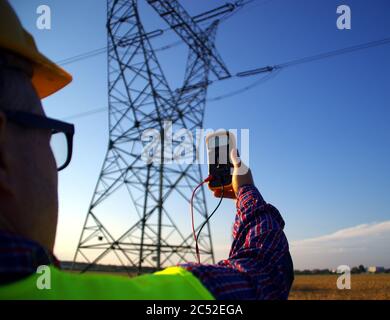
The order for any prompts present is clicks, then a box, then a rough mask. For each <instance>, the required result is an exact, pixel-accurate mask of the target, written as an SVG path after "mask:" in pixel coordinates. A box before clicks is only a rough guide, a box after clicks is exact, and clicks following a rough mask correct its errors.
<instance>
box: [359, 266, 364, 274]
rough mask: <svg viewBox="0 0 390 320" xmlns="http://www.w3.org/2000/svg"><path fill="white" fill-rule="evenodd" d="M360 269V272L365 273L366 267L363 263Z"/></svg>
mask: <svg viewBox="0 0 390 320" xmlns="http://www.w3.org/2000/svg"><path fill="white" fill-rule="evenodd" d="M359 271H360V273H364V272H366V268H365V267H364V266H363V265H362V264H361V265H360V266H359Z"/></svg>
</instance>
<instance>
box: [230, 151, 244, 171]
mask: <svg viewBox="0 0 390 320" xmlns="http://www.w3.org/2000/svg"><path fill="white" fill-rule="evenodd" d="M230 158H231V159H232V162H233V165H234V167H235V168H238V167H239V166H240V165H241V159H240V157H239V156H238V152H237V149H236V148H234V149H232V151H231V152H230Z"/></svg>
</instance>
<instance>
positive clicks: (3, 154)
mask: <svg viewBox="0 0 390 320" xmlns="http://www.w3.org/2000/svg"><path fill="white" fill-rule="evenodd" d="M6 131H7V118H6V116H5V114H4V113H3V112H1V111H0V194H4V193H10V192H11V185H10V180H9V157H8V156H7V150H6V139H7V132H6Z"/></svg>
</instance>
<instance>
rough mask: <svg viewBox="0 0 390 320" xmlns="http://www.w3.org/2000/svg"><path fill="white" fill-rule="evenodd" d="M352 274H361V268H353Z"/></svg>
mask: <svg viewBox="0 0 390 320" xmlns="http://www.w3.org/2000/svg"><path fill="white" fill-rule="evenodd" d="M351 273H360V269H359V267H353V268H352V269H351Z"/></svg>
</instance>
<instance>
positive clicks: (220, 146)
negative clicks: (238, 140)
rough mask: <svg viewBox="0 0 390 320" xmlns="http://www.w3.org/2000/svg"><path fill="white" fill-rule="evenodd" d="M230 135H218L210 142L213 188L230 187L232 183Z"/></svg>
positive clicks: (210, 183)
mask: <svg viewBox="0 0 390 320" xmlns="http://www.w3.org/2000/svg"><path fill="white" fill-rule="evenodd" d="M229 155H230V145H229V136H228V134H222V135H217V136H214V137H212V138H210V139H209V141H208V156H209V157H208V158H209V173H210V174H211V175H212V176H213V177H214V179H213V180H212V181H210V182H209V186H210V187H211V188H216V187H221V186H223V185H224V186H225V185H229V184H231V182H232V176H231V168H232V166H233V165H232V164H231V162H230V157H229Z"/></svg>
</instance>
